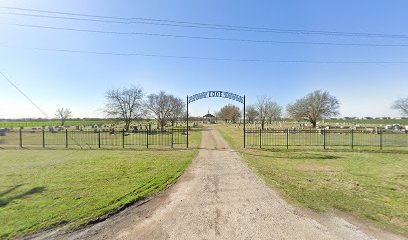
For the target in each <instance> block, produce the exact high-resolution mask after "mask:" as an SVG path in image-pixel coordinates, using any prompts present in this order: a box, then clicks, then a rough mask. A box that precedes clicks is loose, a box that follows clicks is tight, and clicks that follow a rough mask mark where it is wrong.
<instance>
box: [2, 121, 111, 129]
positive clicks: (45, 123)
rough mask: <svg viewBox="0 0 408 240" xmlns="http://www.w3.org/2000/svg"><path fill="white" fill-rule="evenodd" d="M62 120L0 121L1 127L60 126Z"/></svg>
mask: <svg viewBox="0 0 408 240" xmlns="http://www.w3.org/2000/svg"><path fill="white" fill-rule="evenodd" d="M109 123H110V121H67V122H66V123H65V125H67V126H82V125H94V124H109ZM59 125H61V121H42V122H36V121H31V122H0V128H18V127H42V126H59Z"/></svg>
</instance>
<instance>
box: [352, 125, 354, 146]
mask: <svg viewBox="0 0 408 240" xmlns="http://www.w3.org/2000/svg"><path fill="white" fill-rule="evenodd" d="M351 149H354V129H351Z"/></svg>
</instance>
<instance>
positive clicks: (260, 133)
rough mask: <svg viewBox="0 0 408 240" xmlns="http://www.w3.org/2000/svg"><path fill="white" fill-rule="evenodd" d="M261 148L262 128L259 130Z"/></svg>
mask: <svg viewBox="0 0 408 240" xmlns="http://www.w3.org/2000/svg"><path fill="white" fill-rule="evenodd" d="M259 148H262V128H260V129H259Z"/></svg>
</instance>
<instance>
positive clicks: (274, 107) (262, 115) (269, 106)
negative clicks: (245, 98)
mask: <svg viewBox="0 0 408 240" xmlns="http://www.w3.org/2000/svg"><path fill="white" fill-rule="evenodd" d="M255 108H256V110H257V112H258V119H259V121H260V122H261V128H262V129H264V128H265V123H266V121H267V120H268V119H270V121H272V120H274V119H277V118H279V117H280V116H281V115H282V108H281V107H280V106H279V105H278V104H277V103H276V102H273V101H272V100H271V98H270V97H266V96H262V97H258V101H257V103H256V104H255Z"/></svg>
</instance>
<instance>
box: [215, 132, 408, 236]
mask: <svg viewBox="0 0 408 240" xmlns="http://www.w3.org/2000/svg"><path fill="white" fill-rule="evenodd" d="M217 129H218V130H219V131H220V133H221V134H222V136H223V137H224V139H225V140H226V141H227V142H228V143H229V145H230V146H231V147H232V148H233V149H234V150H235V151H237V153H238V154H240V155H241V156H242V158H243V159H244V160H245V161H246V163H247V164H248V165H249V166H250V168H252V169H253V170H254V171H255V172H256V173H257V174H258V175H260V176H261V178H262V179H263V180H264V181H265V182H266V183H267V184H268V185H269V186H271V187H272V188H274V189H275V190H277V191H278V192H279V193H280V194H281V195H282V196H283V197H284V198H285V199H286V200H287V201H289V202H290V203H293V204H295V205H297V206H300V207H305V208H308V209H311V210H313V211H316V212H325V211H329V212H330V211H333V212H335V213H336V212H340V213H346V214H348V215H349V216H351V217H356V218H358V219H364V220H366V221H369V222H371V223H374V224H375V225H377V226H379V227H380V228H385V229H388V230H391V231H394V232H398V233H401V234H404V235H407V234H408V211H407V209H408V201H407V199H408V148H403V147H402V148H401V147H400V148H385V149H383V150H380V149H378V148H375V147H374V148H373V147H360V146H359V147H356V148H355V149H354V150H352V149H351V148H350V147H329V148H328V149H326V150H324V149H323V148H322V147H320V146H319V147H313V146H291V147H290V148H289V149H286V147H282V146H281V147H279V146H275V147H262V148H259V147H254V146H250V147H248V148H246V149H244V148H243V142H242V126H238V125H236V124H235V125H234V124H231V125H226V124H222V125H218V126H217Z"/></svg>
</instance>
